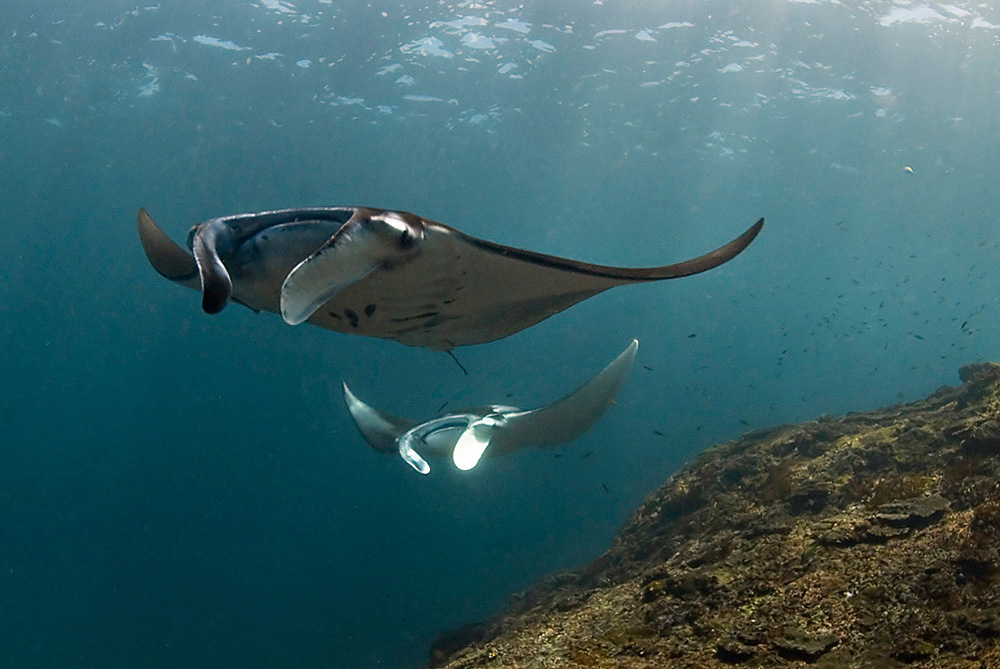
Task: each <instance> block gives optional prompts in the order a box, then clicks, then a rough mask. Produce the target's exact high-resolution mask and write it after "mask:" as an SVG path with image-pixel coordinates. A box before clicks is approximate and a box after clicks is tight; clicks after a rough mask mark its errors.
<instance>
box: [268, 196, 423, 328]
mask: <svg viewBox="0 0 1000 669" xmlns="http://www.w3.org/2000/svg"><path fill="white" fill-rule="evenodd" d="M422 239H423V226H422V224H421V222H420V219H419V218H418V217H416V216H414V215H413V214H406V213H405V212H394V211H380V212H373V211H372V210H366V209H358V210H357V211H356V212H355V214H354V216H352V217H351V219H350V220H349V221H348V222H347V223H345V224H344V225H343V226H342V227H341V228H340V229H339V230H337V232H336V233H335V234H334V235H333V237H331V238H330V240H329V241H328V242H326V243H325V244H324V245H323V246H321V247H320V248H319V249H318V250H317V251H315V252H314V253H313V254H312V255H310V256H309V257H307V258H306V259H305V260H303V261H302V262H300V263H299V264H298V265H296V266H295V267H294V268H293V269H292V271H291V272H289V273H288V276H287V277H285V281H284V283H283V284H282V286H281V317H282V318H283V319H285V322H286V323H288V324H289V325H298V324H299V323H302V322H304V321H306V320H308V319H309V317H310V316H312V315H313V313H315V311H316V310H317V309H319V308H320V307H321V306H323V304H325V303H326V302H327V301H328V300H329V299H330V298H332V297H333V296H334V295H336V294H337V293H339V292H340V291H342V290H344V289H345V288H347V287H348V286H350V285H352V284H354V283H357V282H358V281H360V280H361V279H363V278H365V277H366V276H368V275H369V274H371V272H372V271H374V270H375V269H377V268H378V267H383V266H387V265H391V264H392V263H393V262H396V261H399V260H400V259H401V258H402V257H403V256H405V255H406V254H408V253H412V252H413V251H414V250H415V247H416V246H417V244H418V243H419V242H420V241H421V240H422Z"/></svg>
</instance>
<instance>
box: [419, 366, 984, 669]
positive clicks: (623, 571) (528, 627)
mask: <svg viewBox="0 0 1000 669" xmlns="http://www.w3.org/2000/svg"><path fill="white" fill-rule="evenodd" d="M960 378H961V380H962V385H961V386H960V387H957V388H951V387H945V388H942V389H940V390H938V391H937V392H935V393H934V394H933V395H931V396H930V397H928V398H926V399H924V400H921V401H919V402H915V403H913V404H905V405H897V406H893V407H889V408H886V409H882V410H879V411H874V412H869V413H856V414H849V415H847V416H845V417H843V418H840V419H828V418H825V419H821V420H817V421H812V422H807V423H802V424H799V425H787V426H782V427H778V428H773V429H769V430H759V431H756V432H753V433H750V434H747V435H745V436H743V437H742V438H740V439H738V440H736V441H733V442H729V443H725V444H720V445H718V446H715V447H712V448H710V449H708V450H707V451H706V452H704V453H703V454H701V455H700V456H699V457H698V458H697V459H696V460H695V461H693V462H692V463H691V464H689V465H688V466H686V467H684V468H683V469H682V470H681V471H679V472H678V473H677V474H675V475H673V476H672V477H671V478H670V479H668V480H667V482H666V483H665V484H664V485H663V487H662V488H660V489H659V490H658V491H657V492H655V493H654V494H653V495H651V496H650V497H649V498H648V499H647V500H646V501H645V502H644V503H643V504H642V505H641V506H640V507H639V508H638V509H637V510H636V511H635V512H634V513H633V514H632V516H631V517H630V518H629V520H628V521H627V523H626V524H625V527H624V528H623V529H622V530H621V532H620V533H619V535H618V537H617V538H616V539H615V541H614V543H613V545H612V546H611V548H609V549H608V551H607V552H605V553H604V555H602V556H601V557H599V558H598V559H597V560H596V561H594V562H593V563H592V564H590V565H589V566H587V567H586V568H584V569H583V570H582V571H579V572H573V573H568V572H567V573H561V574H557V575H555V576H553V577H551V578H549V579H546V580H545V581H543V582H541V583H539V584H537V585H536V586H534V587H533V588H532V589H531V590H529V591H528V592H525V593H522V594H520V595H517V596H515V597H514V598H512V601H511V606H510V608H509V610H508V611H507V612H506V613H504V614H503V615H502V616H501V617H500V618H498V619H497V620H494V621H492V622H490V623H487V624H484V625H477V626H474V627H470V628H469V629H468V630H467V633H465V634H458V635H455V634H452V635H444V636H443V637H442V639H446V640H447V643H440V644H438V645H436V646H435V647H434V648H433V649H432V656H431V657H432V661H431V666H435V667H447V668H448V669H471V668H472V667H491V668H496V669H501V668H513V667H517V668H524V669H529V668H530V669H534V668H538V669H542V668H548V667H553V668H555V667H559V668H563V667H567V668H572V667H609V668H610V667H625V668H634V669H642V668H647V667H648V668H653V667H693V668H702V667H794V666H815V667H879V668H880V669H891V668H893V667H913V668H922V667H961V668H968V669H980V668H986V667H1000V594H998V585H1000V365H997V364H992V363H983V364H976V365H969V366H967V367H963V368H962V370H961V372H960Z"/></svg>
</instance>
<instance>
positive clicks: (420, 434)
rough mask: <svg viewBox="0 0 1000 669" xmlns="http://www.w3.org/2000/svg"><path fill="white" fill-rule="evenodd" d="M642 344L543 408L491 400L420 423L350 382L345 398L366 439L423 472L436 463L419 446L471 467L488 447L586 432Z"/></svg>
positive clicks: (514, 446)
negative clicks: (367, 398) (387, 409)
mask: <svg viewBox="0 0 1000 669" xmlns="http://www.w3.org/2000/svg"><path fill="white" fill-rule="evenodd" d="M638 349H639V342H638V340H636V339H633V340H632V342H631V343H630V344H629V345H628V346H627V347H626V348H625V350H624V351H622V352H621V353H619V354H618V357H616V358H615V359H614V360H612V361H611V363H610V364H609V365H608V366H607V367H605V368H604V369H603V370H602V371H601V373H600V374H598V375H597V376H595V377H594V378H592V379H590V381H587V382H586V383H585V384H583V385H582V386H580V387H579V388H577V389H576V390H574V391H573V392H572V393H570V394H569V395H567V396H566V397H564V398H562V399H561V400H558V401H556V402H553V403H552V404H548V405H546V406H544V407H542V408H540V409H531V410H524V409H518V408H517V407H512V406H504V405H500V404H491V405H488V406H484V407H474V408H471V409H463V410H460V411H454V412H449V413H446V414H444V415H442V416H438V417H437V418H433V419H431V420H429V421H426V422H424V423H416V422H414V421H410V420H406V419H405V418H399V417H398V416H394V415H391V414H387V413H382V412H381V411H378V410H377V409H374V408H372V407H370V406H368V405H367V404H365V403H364V402H362V401H361V400H359V399H358V398H357V397H356V396H355V395H354V393H352V392H351V390H350V388H348V387H347V384H346V383H345V384H344V402H345V403H346V404H347V409H348V411H350V413H351V417H352V418H353V419H354V423H355V424H356V425H357V426H358V430H360V432H361V435H362V436H363V437H364V438H365V441H367V442H368V445H369V446H371V447H372V448H373V449H375V450H376V451H378V452H379V453H399V455H400V457H402V458H403V460H404V461H405V462H406V463H407V464H409V465H410V466H411V467H413V468H414V469H416V470H417V471H418V472H420V473H421V474H427V473H429V472H430V470H431V468H430V465H428V464H427V461H426V460H424V458H423V457H421V455H420V453H419V452H418V451H417V449H418V448H419V449H420V450H422V451H423V452H424V453H426V454H427V455H429V456H436V457H447V456H448V455H449V454H451V456H452V461H453V462H454V463H455V466H456V467H458V468H459V469H462V470H468V469H472V468H473V467H475V466H476V464H477V463H478V462H479V460H480V458H482V457H483V454H484V453H487V454H488V455H490V456H491V457H492V456H499V455H506V454H508V453H512V452H514V451H516V450H519V449H521V448H524V447H525V446H554V445H556V444H562V443H565V442H567V441H572V440H573V439H576V438H577V437H579V436H580V435H582V434H583V433H584V432H586V431H587V430H589V429H590V427H591V426H592V425H593V424H594V423H596V422H597V419H598V418H600V417H601V416H603V415H604V413H605V412H606V411H607V410H608V409H609V408H610V407H611V405H612V404H614V403H615V397H616V396H617V395H618V391H619V390H621V387H622V384H624V383H625V378H626V377H627V376H628V373H629V370H630V369H631V368H632V361H633V360H635V353H636V351H637V350H638ZM487 449H489V450H487Z"/></svg>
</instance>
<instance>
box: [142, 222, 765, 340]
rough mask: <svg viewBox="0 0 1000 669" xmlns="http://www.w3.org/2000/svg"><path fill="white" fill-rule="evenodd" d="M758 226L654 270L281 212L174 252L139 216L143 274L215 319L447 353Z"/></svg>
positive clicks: (204, 229) (445, 231)
mask: <svg viewBox="0 0 1000 669" xmlns="http://www.w3.org/2000/svg"><path fill="white" fill-rule="evenodd" d="M763 224H764V219H763V218H762V219H760V220H759V221H757V222H756V223H755V224H754V225H752V226H751V227H750V228H749V229H748V230H747V231H746V232H744V233H743V234H742V235H740V236H739V237H737V238H736V239H734V240H733V241H731V242H729V243H728V244H726V245H725V246H722V247H720V248H718V249H716V250H714V251H712V252H710V253H706V254H705V255H703V256H699V257H697V258H694V259H692V260H685V261H683V262H679V263H675V264H672V265H663V266H662V267H645V268H627V267H608V266H604V265H594V264H591V263H586V262H580V261H577V260H569V259H566V258H559V257H556V256H551V255H546V254H543V253H535V252H533V251H526V250H523V249H518V248H513V247H510V246H504V245H502V244H496V243H494V242H490V241H486V240H484V239H478V238H476V237H473V236H471V235H467V234H465V233H463V232H460V231H458V230H456V229H454V228H450V227H448V226H447V225H444V224H442V223H438V222H436V221H432V220H429V219H426V218H421V217H420V216H417V215H416V214H411V213H409V212H406V211H390V210H386V209H372V208H368V207H323V208H312V209H308V208H307V209H283V210H279V211H266V212H261V213H256V214H239V215H235V216H225V217H222V218H212V219H209V220H207V221H205V222H203V223H199V224H198V225H195V226H194V227H192V228H191V230H190V232H189V233H188V239H187V245H188V248H189V249H190V252H188V251H186V250H184V249H183V248H181V247H180V246H178V245H177V244H175V243H174V242H173V241H171V239H170V238H169V237H168V236H167V235H166V234H165V233H164V232H163V231H162V230H160V228H158V227H157V226H156V224H155V223H154V222H153V219H151V218H150V217H149V214H147V213H146V210H145V209H140V210H139V215H138V227H139V239H140V241H141V242H142V247H143V250H144V251H145V253H146V257H147V258H148V259H149V262H150V264H151V265H152V266H153V268H154V269H155V270H156V271H157V272H159V273H160V274H161V275H162V276H164V277H166V278H168V279H170V280H172V281H175V282H177V283H179V284H181V285H184V286H187V287H189V288H193V289H195V290H200V291H201V294H202V300H201V305H202V309H204V311H205V312H207V313H209V314H215V313H218V312H220V311H222V309H223V308H224V307H225V306H226V304H227V303H229V302H230V301H233V302H237V303H239V304H242V305H244V306H247V307H250V308H251V309H254V310H256V311H269V312H272V313H280V314H281V317H282V318H283V319H284V320H285V322H286V323H289V324H290V325H298V324H299V323H304V322H308V323H311V324H313V325H318V326H319V327H322V328H326V329H329V330H335V331H337V332H346V333H349V334H358V335H365V336H369V337H381V338H384V339H390V340H394V341H397V342H400V343H402V344H406V345H408V346H422V347H426V348H429V349H431V350H438V351H450V350H451V349H452V348H454V347H456V346H465V345H469V344H482V343H486V342H491V341H495V340H497V339H502V338H504V337H507V336H509V335H511V334H514V333H515V332H519V331H521V330H523V329H525V328H527V327H530V326H532V325H534V324H535V323H538V322H539V321H542V320H544V319H546V318H548V317H549V316H552V315H553V314H557V313H559V312H560V311H563V310H564V309H566V308H568V307H570V306H572V305H574V304H576V303H577V302H580V301H581V300H585V299H587V298H588V297H592V296H593V295H597V294H598V293H601V292H603V291H605V290H607V289H609V288H613V287H615V286H621V285H625V284H632V283H641V282H645V281H659V280H662V279H676V278H678V277H682V276H690V275H692V274H697V273H699V272H704V271H706V270H709V269H712V268H713V267H718V266H719V265H721V264H722V263H724V262H726V261H728V260H731V259H732V258H734V257H735V256H737V255H738V254H739V253H740V252H741V251H743V249H745V248H746V247H747V245H749V244H750V242H752V241H753V240H754V238H755V237H756V236H757V233H759V232H760V229H761V227H762V226H763Z"/></svg>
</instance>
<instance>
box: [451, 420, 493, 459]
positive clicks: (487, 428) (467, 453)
mask: <svg viewBox="0 0 1000 669" xmlns="http://www.w3.org/2000/svg"><path fill="white" fill-rule="evenodd" d="M505 423H506V420H505V419H504V417H503V416H502V415H488V416H483V417H482V418H480V419H479V420H477V421H473V422H472V423H470V424H469V427H467V428H466V429H465V431H464V432H463V433H462V435H461V436H460V437H459V438H458V441H457V442H455V450H454V451H453V452H452V456H451V457H452V460H453V461H454V463H455V466H456V467H458V468H459V469H461V470H462V471H467V470H469V469H472V468H473V467H475V466H476V465H477V464H479V460H480V458H482V457H483V453H484V452H485V451H486V447H487V446H489V445H490V440H491V439H492V438H493V435H494V434H495V433H496V431H497V430H498V429H502V428H503V426H504V424H505Z"/></svg>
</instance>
